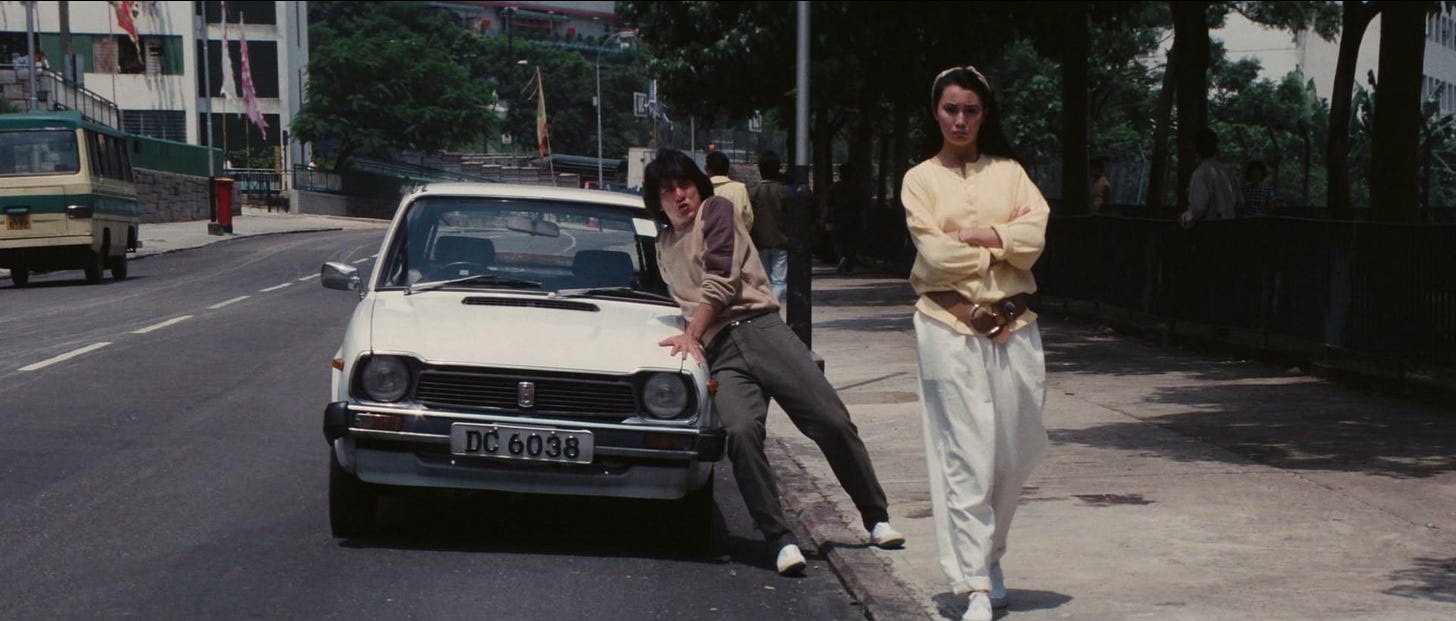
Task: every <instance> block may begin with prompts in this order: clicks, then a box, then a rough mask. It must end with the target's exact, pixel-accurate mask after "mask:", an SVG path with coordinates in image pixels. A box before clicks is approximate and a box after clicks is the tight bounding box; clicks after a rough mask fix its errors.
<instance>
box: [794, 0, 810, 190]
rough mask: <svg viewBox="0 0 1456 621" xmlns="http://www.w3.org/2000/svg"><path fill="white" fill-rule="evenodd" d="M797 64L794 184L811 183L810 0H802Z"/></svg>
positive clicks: (795, 68) (800, 4)
mask: <svg viewBox="0 0 1456 621" xmlns="http://www.w3.org/2000/svg"><path fill="white" fill-rule="evenodd" d="M797 4H798V7H797V9H798V37H797V38H798V40H797V49H796V56H797V59H798V61H797V62H796V63H795V64H794V88H795V96H794V162H795V163H796V164H797V165H796V167H795V170H794V183H798V184H806V185H807V184H808V183H809V2H808V0H799V2H798V3H797Z"/></svg>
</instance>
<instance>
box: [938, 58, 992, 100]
mask: <svg viewBox="0 0 1456 621" xmlns="http://www.w3.org/2000/svg"><path fill="white" fill-rule="evenodd" d="M962 69H964V70H966V71H969V72H971V75H973V76H976V79H977V80H980V81H981V84H982V85H983V86H985V87H986V90H988V91H989V90H991V81H990V80H987V79H986V76H985V75H983V74H982V73H981V72H980V70H978V69H976V68H975V67H973V66H971V65H966V66H964V67H951V68H949V69H946V70H945V71H942V72H940V73H938V74H936V75H935V79H934V80H931V82H930V105H931V107H935V85H936V84H939V83H940V80H941V78H944V77H945V76H948V75H950V74H951V73H954V72H956V71H960V70H962Z"/></svg>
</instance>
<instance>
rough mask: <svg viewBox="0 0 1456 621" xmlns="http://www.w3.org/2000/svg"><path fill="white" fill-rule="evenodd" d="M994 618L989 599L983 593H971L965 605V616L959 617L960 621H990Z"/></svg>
mask: <svg viewBox="0 0 1456 621" xmlns="http://www.w3.org/2000/svg"><path fill="white" fill-rule="evenodd" d="M994 616H995V613H993V612H991V597H990V596H989V595H986V592H985V591H971V599H970V601H968V602H967V603H966V614H963V615H961V621H991V619H992V617H994Z"/></svg>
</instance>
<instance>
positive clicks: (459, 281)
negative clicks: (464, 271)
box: [404, 274, 541, 295]
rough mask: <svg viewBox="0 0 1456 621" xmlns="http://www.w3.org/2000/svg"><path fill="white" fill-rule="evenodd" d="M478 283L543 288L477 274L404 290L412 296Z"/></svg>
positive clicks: (511, 279) (529, 281)
mask: <svg viewBox="0 0 1456 621" xmlns="http://www.w3.org/2000/svg"><path fill="white" fill-rule="evenodd" d="M478 282H485V283H490V286H492V287H506V288H509V289H539V288H541V283H539V282H536V281H534V280H521V279H518V278H501V277H500V276H496V275H495V274H475V275H473V276H462V277H460V278H451V279H450V280H437V281H434V282H427V283H425V284H422V285H418V286H413V285H412V286H410V287H408V288H406V289H405V290H404V294H405V295H410V294H412V293H419V292H421V291H431V290H434V289H439V288H442V287H448V286H450V285H464V284H471V283H478Z"/></svg>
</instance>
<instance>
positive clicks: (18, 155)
mask: <svg viewBox="0 0 1456 621" xmlns="http://www.w3.org/2000/svg"><path fill="white" fill-rule="evenodd" d="M80 169H81V164H80V159H79V158H78V157H77V153H76V135H75V133H73V132H71V131H68V130H59V131H10V132H0V175H44V174H56V173H73V172H76V171H78V170H80Z"/></svg>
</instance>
